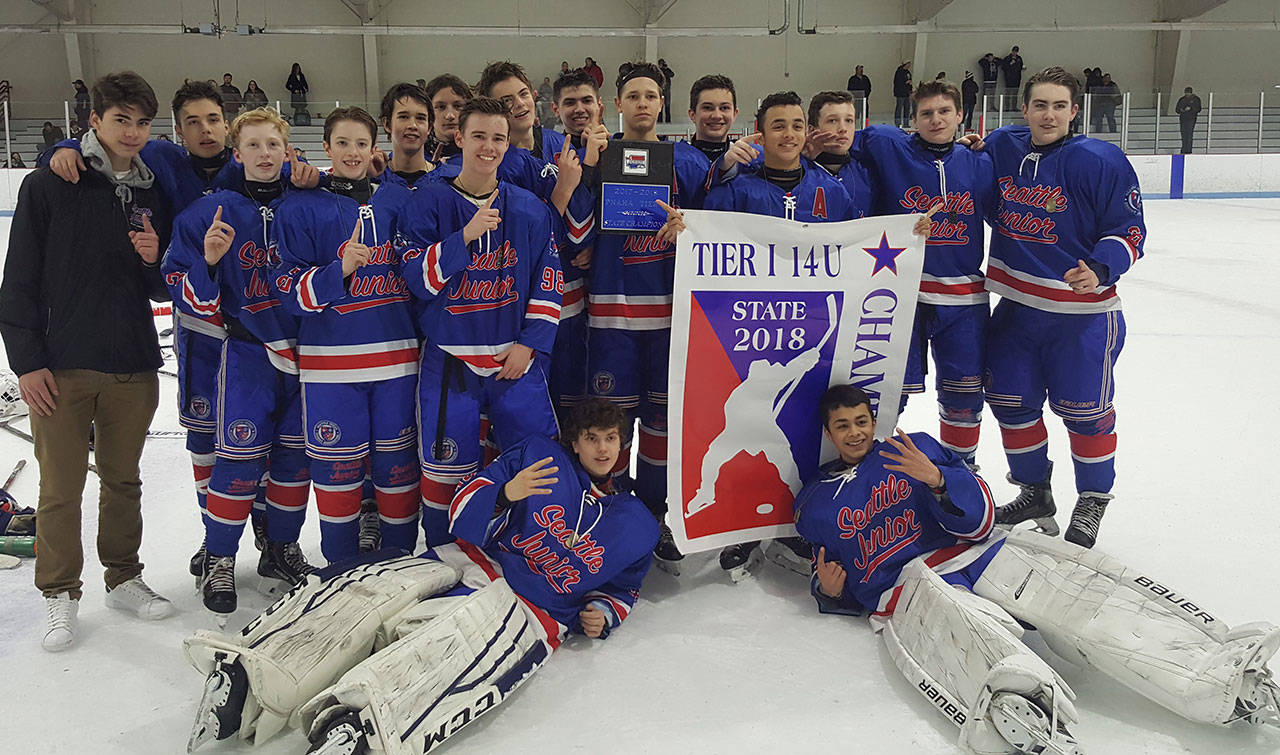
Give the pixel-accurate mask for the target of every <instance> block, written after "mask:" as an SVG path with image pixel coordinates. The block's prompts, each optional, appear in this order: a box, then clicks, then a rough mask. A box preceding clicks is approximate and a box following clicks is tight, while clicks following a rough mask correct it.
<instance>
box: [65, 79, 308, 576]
mask: <svg viewBox="0 0 1280 755" xmlns="http://www.w3.org/2000/svg"><path fill="white" fill-rule="evenodd" d="M170 109H171V111H172V113H173V119H174V124H175V128H176V130H177V132H178V138H179V140H180V141H181V146H179V145H177V144H172V143H170V142H165V141H161V140H158V139H152V140H150V141H148V142H147V143H146V144H145V145H144V146H143V147H142V152H141V153H140V157H141V158H142V159H143V160H144V161H146V163H147V165H149V166H152V168H153V170H154V171H155V175H156V185H157V186H159V187H160V191H161V193H163V194H164V196H165V197H166V198H167V199H168V200H169V203H170V205H171V206H172V208H173V211H174V212H175V213H178V212H181V211H182V210H184V209H186V207H187V206H189V205H190V204H191V203H192V202H194V201H196V200H197V199H199V198H200V197H202V196H204V195H206V194H211V193H213V192H214V191H217V190H219V189H233V190H234V189H236V188H237V187H239V186H241V185H243V182H244V167H243V166H242V165H240V163H239V162H237V161H236V160H235V159H234V158H233V156H232V149H231V147H229V146H227V130H228V128H229V127H230V123H228V122H227V121H226V120H225V119H224V118H223V113H222V94H221V92H220V91H219V90H218V88H217V87H215V86H214V85H213V84H211V83H209V82H207V81H188V82H186V83H185V84H183V85H182V86H181V87H179V88H178V90H177V91H176V92H174V95H173V101H172V103H171V108H170ZM79 149H80V142H79V141H78V140H74V139H69V140H66V141H63V142H60V143H59V144H58V145H57V149H55V150H52V155H51V156H50V157H49V158H48V159H49V167H50V169H52V170H53V172H54V173H56V174H57V175H58V176H60V177H61V178H63V179H65V180H67V181H69V182H71V183H75V182H76V181H78V180H80V173H81V172H82V171H83V170H84V162H83V160H82V159H81V157H80V152H79ZM292 155H293V150H292V149H290V150H288V154H287V155H286V157H287V158H289V159H287V160H286V163H285V168H284V171H285V172H286V173H287V174H288V176H289V181H290V183H291V184H292V185H293V186H294V187H296V188H303V189H305V188H312V187H314V186H316V184H317V183H318V182H319V180H320V173H319V171H318V170H316V168H314V167H313V166H310V165H307V164H306V163H303V162H299V161H294V160H292V159H291V158H292ZM173 319H174V326H173V350H174V356H175V357H176V358H177V359H176V361H177V370H178V422H179V424H181V425H182V426H183V427H184V428H186V429H187V451H188V452H189V453H190V454H191V468H192V473H193V476H194V478H195V488H196V501H197V503H198V504H199V506H200V511H201V516H202V518H203V515H204V511H205V506H206V502H207V497H208V492H209V475H210V474H212V472H213V461H214V430H215V425H216V420H215V418H216V417H217V415H218V407H217V404H216V402H215V400H214V398H215V396H216V395H217V385H216V377H217V374H218V362H219V360H220V359H221V352H222V341H223V340H225V339H226V337H227V334H226V330H224V329H223V327H222V320H221V317H220V316H219V315H213V316H212V317H203V316H201V315H198V314H195V313H193V312H189V311H184V310H183V309H182V308H180V307H177V308H175V309H174V318H173ZM266 505H267V504H266V487H265V486H262V487H260V488H259V490H258V498H257V499H256V500H255V501H254V509H253V518H252V523H253V529H254V544H255V545H256V546H257V547H258V549H259V550H261V549H262V547H263V546H264V544H265V543H266V534H265V532H266V529H265V528H266V519H265V515H266ZM205 553H206V551H205V548H204V545H203V544H202V545H201V546H200V549H199V550H198V551H197V552H196V554H195V555H194V556H192V558H191V565H190V570H191V575H192V576H199V573H200V565H201V564H202V563H203V562H204V558H205Z"/></svg>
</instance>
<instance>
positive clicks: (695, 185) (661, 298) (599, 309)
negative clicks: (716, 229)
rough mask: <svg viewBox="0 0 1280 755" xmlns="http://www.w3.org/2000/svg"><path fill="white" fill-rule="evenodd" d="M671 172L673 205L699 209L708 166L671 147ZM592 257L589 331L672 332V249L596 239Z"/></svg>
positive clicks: (625, 238)
mask: <svg viewBox="0 0 1280 755" xmlns="http://www.w3.org/2000/svg"><path fill="white" fill-rule="evenodd" d="M673 148H674V151H673V162H674V167H675V177H674V184H675V185H674V186H672V187H671V203H670V204H671V205H672V206H673V207H681V208H685V209H694V210H697V209H702V206H703V201H704V199H705V197H706V190H707V180H708V173H709V170H710V163H709V162H708V161H707V157H706V155H704V154H702V152H700V151H699V150H698V149H697V148H696V147H693V146H690V145H689V144H686V143H685V142H675V143H674V145H673ZM594 246H595V252H594V254H593V255H592V257H591V272H590V283H589V285H588V288H589V289H590V293H589V294H588V297H587V298H588V302H589V305H588V307H587V311H588V316H589V317H590V323H591V327H593V328H619V329H622V330H662V329H664V328H670V327H671V300H672V290H673V287H674V285H675V275H676V249H675V246H674V245H672V244H662V245H659V244H658V242H657V237H656V236H653V235H640V234H605V233H602V234H599V235H598V236H597V237H596V239H595V242H594Z"/></svg>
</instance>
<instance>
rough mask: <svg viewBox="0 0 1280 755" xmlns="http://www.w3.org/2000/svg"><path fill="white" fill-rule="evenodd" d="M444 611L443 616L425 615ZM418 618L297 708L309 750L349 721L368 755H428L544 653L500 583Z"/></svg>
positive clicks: (407, 618)
mask: <svg viewBox="0 0 1280 755" xmlns="http://www.w3.org/2000/svg"><path fill="white" fill-rule="evenodd" d="M445 603H447V608H446V610H444V611H443V612H442V613H435V612H434V611H432V610H430V609H433V608H436V607H438V606H439V605H441V604H445ZM433 604H434V605H433ZM422 609H426V610H420V609H419V608H418V607H414V608H411V609H409V610H408V611H406V612H405V613H404V615H402V616H401V617H400V620H399V629H398V630H397V633H405V634H404V637H403V639H400V640H398V641H396V642H395V643H393V644H392V645H391V646H390V647H388V648H386V649H385V650H382V651H381V652H379V653H376V654H374V655H373V657H371V658H369V659H367V660H365V661H363V662H362V663H360V665H358V666H356V667H355V668H353V669H351V670H350V671H348V672H347V673H346V674H344V675H343V676H342V678H341V679H339V680H338V682H337V684H334V685H333V686H332V687H330V688H329V689H327V690H325V691H324V692H321V693H320V694H319V695H317V696H316V697H314V698H313V699H312V700H311V701H310V702H308V703H307V704H306V705H304V706H303V708H302V711H301V716H300V717H301V720H302V722H303V723H304V725H305V728H306V729H307V731H308V732H309V738H310V739H311V741H312V742H317V741H319V740H321V739H323V738H324V729H325V727H326V725H328V724H329V723H330V722H332V721H334V720H335V719H336V718H338V717H340V716H344V715H348V714H350V713H352V712H353V711H354V712H355V713H356V714H357V715H358V716H359V719H360V723H361V728H362V730H363V734H362V736H363V737H364V741H365V743H366V745H367V746H368V748H369V749H370V750H372V751H373V752H385V753H387V754H388V755H420V754H421V753H425V752H430V751H431V750H432V749H433V748H435V747H436V746H437V745H439V744H440V743H441V742H443V741H444V740H445V739H447V738H449V737H451V736H453V735H454V734H456V733H457V732H458V731H459V730H460V729H461V728H462V727H464V726H466V725H467V724H469V723H471V722H472V721H474V720H475V719H476V718H478V717H480V716H481V715H483V714H484V713H487V712H489V711H490V710H493V708H494V707H496V706H497V705H498V703H501V702H502V701H503V700H504V699H506V697H507V696H508V695H510V694H511V692H512V691H513V690H514V689H515V688H516V687H517V686H519V685H520V684H521V683H522V682H524V680H525V679H527V678H528V677H529V675H531V674H532V673H533V672H534V671H535V670H536V669H537V668H538V667H539V666H541V665H542V663H543V662H544V661H545V660H546V659H547V657H548V654H549V652H550V651H549V649H548V648H547V646H546V644H545V643H544V642H542V641H541V640H539V639H538V632H537V631H536V628H535V627H533V626H531V625H530V624H529V620H528V618H527V614H526V613H525V611H524V609H523V608H522V606H521V605H520V602H519V600H518V599H517V598H516V596H515V594H514V593H513V592H511V588H510V587H508V586H507V582H506V580H505V579H498V580H497V581H495V582H492V583H491V584H489V585H486V586H485V587H484V588H482V589H480V590H478V591H476V592H474V593H472V594H470V595H467V596H463V597H450V598H445V599H442V600H434V601H428V603H427V604H425V605H424V606H422ZM424 619H425V623H424V622H423V620H424Z"/></svg>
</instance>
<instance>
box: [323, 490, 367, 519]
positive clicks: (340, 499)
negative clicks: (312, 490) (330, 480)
mask: <svg viewBox="0 0 1280 755" xmlns="http://www.w3.org/2000/svg"><path fill="white" fill-rule="evenodd" d="M361 493H362V491H361V489H360V488H359V487H358V486H357V487H354V488H352V489H351V490H325V489H323V488H316V510H317V511H319V512H320V516H327V517H333V518H340V517H349V516H351V515H353V514H359V513H360V495H361Z"/></svg>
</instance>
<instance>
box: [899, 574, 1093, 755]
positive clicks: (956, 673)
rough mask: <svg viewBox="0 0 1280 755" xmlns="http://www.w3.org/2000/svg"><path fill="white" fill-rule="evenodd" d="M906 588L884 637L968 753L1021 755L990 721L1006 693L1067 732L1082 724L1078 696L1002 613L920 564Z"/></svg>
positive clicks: (906, 580)
mask: <svg viewBox="0 0 1280 755" xmlns="http://www.w3.org/2000/svg"><path fill="white" fill-rule="evenodd" d="M901 585H902V592H901V594H900V595H899V596H898V602H897V606H896V608H895V610H894V612H893V615H892V616H890V617H889V618H888V619H887V620H886V621H885V622H884V629H883V632H882V636H883V637H884V641H885V644H886V646H887V647H888V649H889V654H890V656H892V657H893V661H894V663H895V664H897V666H898V669H899V670H900V671H901V672H902V674H903V676H905V677H906V678H907V681H908V682H910V683H911V685H912V686H914V687H915V688H916V690H917V691H919V692H920V693H921V694H923V695H924V696H925V697H926V698H927V699H928V700H929V701H930V703H932V704H933V706H934V707H936V708H937V709H938V710H939V711H941V712H942V714H943V715H945V716H946V717H947V718H949V719H950V720H951V721H952V723H954V724H956V725H957V726H959V727H960V746H961V748H963V749H964V750H965V751H967V752H973V753H981V755H1003V754H1005V753H1014V752H1017V750H1015V749H1014V748H1013V747H1012V746H1011V745H1010V744H1009V743H1008V742H1007V741H1006V740H1005V738H1004V737H1002V736H1001V735H1000V733H999V732H998V731H996V728H995V726H994V725H993V724H992V723H991V719H990V717H989V710H988V709H989V707H990V704H991V698H992V696H993V695H995V694H996V693H999V692H1013V693H1016V694H1020V695H1023V696H1024V697H1027V698H1029V699H1032V700H1035V701H1036V702H1038V703H1040V704H1041V705H1042V706H1043V708H1044V709H1045V710H1046V711H1049V715H1050V717H1051V718H1054V719H1056V720H1057V721H1060V722H1061V723H1062V724H1063V725H1064V726H1069V725H1070V724H1072V723H1074V722H1075V721H1076V720H1077V714H1076V710H1075V706H1074V705H1073V704H1072V703H1071V700H1073V699H1074V698H1075V694H1074V693H1073V692H1072V691H1071V689H1070V687H1068V686H1067V684H1066V682H1064V681H1063V680H1062V679H1061V678H1060V677H1059V676H1058V675H1057V674H1056V673H1055V672H1054V671H1053V669H1051V668H1049V665H1048V664H1046V663H1045V662H1044V661H1043V660H1041V659H1040V658H1039V657H1038V656H1036V655H1035V654H1034V653H1032V652H1031V651H1030V650H1029V649H1028V648H1027V647H1026V646H1025V645H1023V644H1022V642H1021V640H1020V639H1019V638H1020V637H1021V636H1022V628H1021V627H1020V626H1018V623H1017V622H1016V621H1014V620H1013V619H1012V617H1010V616H1009V615H1008V614H1006V613H1005V612H1004V611H1002V610H1001V609H1000V607H999V606H997V605H995V604H993V603H991V602H990V601H987V600H984V599H982V598H979V597H977V596H976V595H974V594H973V593H970V592H969V591H967V590H963V589H960V588H957V587H954V586H952V585H949V584H947V583H946V582H944V581H943V580H942V578H941V577H939V576H938V575H937V574H935V573H934V572H933V571H932V570H931V569H929V568H928V567H927V566H925V565H924V562H923V561H922V560H920V559H918V558H917V559H915V560H913V561H911V562H910V563H908V564H907V566H906V567H905V568H903V570H902V581H901Z"/></svg>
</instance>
